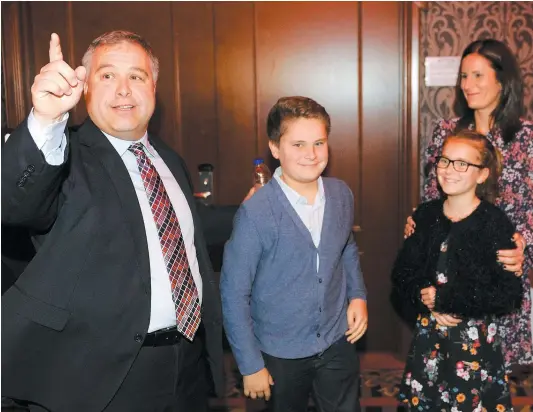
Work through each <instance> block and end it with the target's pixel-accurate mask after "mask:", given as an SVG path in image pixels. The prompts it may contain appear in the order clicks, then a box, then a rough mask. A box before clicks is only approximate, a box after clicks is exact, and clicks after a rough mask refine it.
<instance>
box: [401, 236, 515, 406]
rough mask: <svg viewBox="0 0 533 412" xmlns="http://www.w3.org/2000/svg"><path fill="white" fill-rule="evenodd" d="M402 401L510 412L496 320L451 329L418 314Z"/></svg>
mask: <svg viewBox="0 0 533 412" xmlns="http://www.w3.org/2000/svg"><path fill="white" fill-rule="evenodd" d="M447 248H448V245H447V241H444V242H443V243H442V244H441V248H440V250H441V252H440V256H439V260H438V263H437V273H436V274H435V276H436V284H437V287H438V285H443V284H445V283H447V281H448V279H447V276H446V267H445V262H446V251H447ZM399 399H400V401H402V402H404V403H405V404H407V405H408V406H409V410H411V411H431V412H437V411H446V412H448V411H450V412H471V411H474V412H482V411H498V412H504V411H512V410H513V408H512V406H511V397H510V393H509V384H508V378H507V375H506V372H505V365H504V359H503V355H502V350H501V341H500V338H499V336H498V333H497V326H496V321H495V320H494V319H493V318H492V317H490V316H488V317H485V318H484V319H464V320H463V322H461V323H460V324H459V325H458V326H455V327H451V328H447V327H445V326H439V325H438V324H437V322H436V320H435V318H434V317H433V315H431V314H421V315H418V318H417V321H416V327H415V337H414V339H413V344H412V346H411V350H410V352H409V355H408V358H407V362H406V367H405V373H404V376H403V379H402V384H401V388H400V395H399Z"/></svg>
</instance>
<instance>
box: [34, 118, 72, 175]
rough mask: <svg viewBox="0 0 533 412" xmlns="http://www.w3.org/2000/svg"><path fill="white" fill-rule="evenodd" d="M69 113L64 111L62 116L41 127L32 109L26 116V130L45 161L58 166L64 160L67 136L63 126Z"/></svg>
mask: <svg viewBox="0 0 533 412" xmlns="http://www.w3.org/2000/svg"><path fill="white" fill-rule="evenodd" d="M68 118H69V114H68V113H65V114H64V115H63V117H62V118H61V119H60V120H58V121H57V122H55V123H52V124H50V125H48V126H45V127H43V126H42V125H41V124H40V123H39V121H38V120H37V119H36V118H35V115H34V114H33V109H32V110H31V112H30V115H29V116H28V130H29V132H30V134H31V137H32V138H33V141H34V142H35V144H36V145H37V148H38V149H39V150H40V151H41V152H42V154H43V156H44V159H45V160H46V163H48V164H50V165H53V166H58V165H61V164H62V163H63V162H64V160H65V149H66V147H67V136H66V135H65V127H66V125H67V121H68Z"/></svg>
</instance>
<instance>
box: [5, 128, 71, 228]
mask: <svg viewBox="0 0 533 412" xmlns="http://www.w3.org/2000/svg"><path fill="white" fill-rule="evenodd" d="M65 133H68V132H67V131H66V130H65ZM64 153H65V158H66V159H67V161H65V162H63V163H62V164H60V165H53V164H50V163H48V162H47V160H46V159H45V157H44V155H43V153H42V152H41V150H40V149H39V147H38V146H37V143H36V142H35V140H34V138H33V137H32V135H31V134H30V131H29V129H28V121H27V119H26V120H25V121H24V122H23V123H21V124H20V125H19V126H18V127H17V128H16V129H15V131H14V132H13V133H12V134H11V135H10V137H9V139H8V140H7V142H6V143H5V145H4V147H3V148H2V223H4V224H8V225H16V226H25V227H27V228H30V229H33V230H37V231H46V230H47V229H49V228H50V227H51V225H52V224H53V223H54V221H55V219H56V217H57V213H58V210H59V207H60V204H61V202H62V199H61V185H62V184H63V181H64V179H65V176H66V171H67V168H68V154H69V145H68V144H67V145H66V147H65V152H64Z"/></svg>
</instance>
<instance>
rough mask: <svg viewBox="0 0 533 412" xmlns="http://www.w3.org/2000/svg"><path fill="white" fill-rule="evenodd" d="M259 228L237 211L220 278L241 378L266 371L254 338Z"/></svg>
mask: <svg viewBox="0 0 533 412" xmlns="http://www.w3.org/2000/svg"><path fill="white" fill-rule="evenodd" d="M262 251H263V250H262V244H261V241H260V238H259V233H258V231H257V228H256V226H255V224H254V222H253V221H252V219H250V217H249V216H248V214H247V212H246V207H245V206H241V207H240V208H239V210H238V211H237V214H236V216H235V220H234V224H233V232H232V234H231V237H230V239H229V241H228V242H227V243H226V246H225V248H224V259H223V264H222V271H221V276H220V292H221V296H222V316H223V319H224V328H225V330H226V335H227V337H228V341H229V344H230V345H231V348H232V350H233V354H234V355H235V360H236V362H237V366H238V367H239V370H240V372H241V374H242V375H251V374H253V373H255V372H258V371H259V370H261V369H263V368H264V366H265V363H264V361H263V356H262V354H261V350H260V349H259V346H258V344H257V341H256V339H255V336H254V331H253V325H252V315H251V307H250V300H251V296H252V286H253V283H254V278H255V274H256V271H257V267H258V264H259V260H260V258H261V254H262Z"/></svg>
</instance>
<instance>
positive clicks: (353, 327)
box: [345, 299, 368, 343]
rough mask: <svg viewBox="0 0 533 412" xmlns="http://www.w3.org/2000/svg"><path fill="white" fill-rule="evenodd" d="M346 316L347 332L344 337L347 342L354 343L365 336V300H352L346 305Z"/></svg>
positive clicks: (366, 314)
mask: <svg viewBox="0 0 533 412" xmlns="http://www.w3.org/2000/svg"><path fill="white" fill-rule="evenodd" d="M346 316H347V317H348V330H347V331H346V333H345V335H346V336H347V340H348V342H350V343H355V342H356V341H358V340H359V339H361V337H362V336H363V335H364V334H365V332H366V328H367V326H368V311H367V308H366V300H363V299H352V301H351V302H350V305H348V310H347V311H346Z"/></svg>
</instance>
